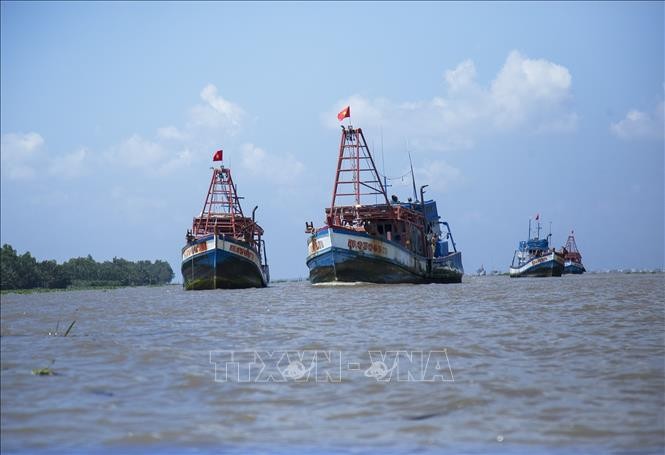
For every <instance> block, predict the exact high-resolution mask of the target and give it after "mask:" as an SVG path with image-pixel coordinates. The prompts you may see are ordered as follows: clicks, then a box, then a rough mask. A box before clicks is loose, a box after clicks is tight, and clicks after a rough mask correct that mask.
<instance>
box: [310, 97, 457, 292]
mask: <svg viewBox="0 0 665 455" xmlns="http://www.w3.org/2000/svg"><path fill="white" fill-rule="evenodd" d="M343 112H344V111H342V113H343ZM347 112H348V108H347ZM342 113H340V116H338V118H340V117H341V116H342ZM340 120H341V118H340ZM411 175H412V177H413V169H412V172H411ZM426 187H427V185H424V186H422V187H421V188H420V198H419V199H418V198H417V197H416V191H415V188H416V186H415V179H413V189H414V198H413V199H409V201H407V202H400V201H399V199H398V198H397V196H392V197H391V198H390V199H388V195H387V193H386V185H385V178H384V183H382V182H381V178H380V176H379V173H378V172H377V169H376V166H375V164H374V159H373V158H372V154H371V153H370V150H369V147H368V146H367V142H366V141H365V137H364V134H363V131H362V129H360V128H354V127H353V126H351V125H350V124H349V125H348V126H346V127H345V126H342V134H341V140H340V146H339V154H338V160H337V171H336V174H335V183H334V186H333V192H332V202H331V204H330V207H328V208H326V210H325V224H324V225H323V226H321V227H318V228H315V227H314V223H312V222H308V223H305V232H306V233H307V234H309V238H308V240H307V249H308V253H307V260H306V263H307V266H308V268H309V280H310V282H311V283H313V284H324V283H338V282H342V283H344V282H347V283H348V282H367V283H460V282H461V281H462V275H463V274H464V269H463V267H462V253H461V252H460V251H457V247H456V245H455V241H454V240H453V236H452V233H451V231H450V226H449V225H448V223H447V222H445V221H441V217H440V216H439V214H438V210H437V205H436V202H435V201H433V200H428V201H425V198H424V192H425V188H426ZM451 247H452V251H451Z"/></svg>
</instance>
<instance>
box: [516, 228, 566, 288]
mask: <svg viewBox="0 0 665 455" xmlns="http://www.w3.org/2000/svg"><path fill="white" fill-rule="evenodd" d="M536 223H537V226H536V236H535V237H533V238H531V218H529V236H528V237H527V240H522V241H520V243H519V248H518V249H517V250H516V251H515V254H514V255H513V262H512V264H511V266H510V269H509V273H510V276H511V277H512V278H517V277H525V276H537V277H547V276H561V274H562V273H563V268H564V258H563V254H562V253H561V252H557V251H555V250H554V249H553V248H550V246H549V242H550V239H551V237H552V233H551V232H550V233H549V235H548V236H547V237H546V238H544V239H541V238H540V215H536Z"/></svg>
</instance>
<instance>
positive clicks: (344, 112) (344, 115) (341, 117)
mask: <svg viewBox="0 0 665 455" xmlns="http://www.w3.org/2000/svg"><path fill="white" fill-rule="evenodd" d="M347 117H351V106H346V107H345V108H344V109H342V110H341V111H339V114H337V120H339V121H340V122H341V121H342V120H344V119H345V118H347Z"/></svg>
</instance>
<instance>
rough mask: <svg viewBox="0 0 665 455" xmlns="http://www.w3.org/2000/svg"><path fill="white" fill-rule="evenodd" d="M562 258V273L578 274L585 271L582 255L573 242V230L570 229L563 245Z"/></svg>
mask: <svg viewBox="0 0 665 455" xmlns="http://www.w3.org/2000/svg"><path fill="white" fill-rule="evenodd" d="M563 258H564V261H565V262H564V268H563V273H565V274H566V273H571V274H575V275H580V274H582V273H584V272H586V269H585V268H584V265H583V264H582V255H581V254H580V251H579V250H578V249H577V243H575V231H570V235H569V236H568V240H567V241H566V246H564V247H563Z"/></svg>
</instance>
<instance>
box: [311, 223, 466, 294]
mask: <svg viewBox="0 0 665 455" xmlns="http://www.w3.org/2000/svg"><path fill="white" fill-rule="evenodd" d="M308 253H309V254H308V256H307V266H308V267H309V280H310V282H311V283H313V284H320V283H334V282H366V283H389V284H394V283H460V282H461V281H462V275H463V274H464V269H463V267H462V255H461V253H460V252H455V253H452V254H449V255H447V256H445V257H442V258H437V259H435V260H434V261H432V263H431V264H428V260H427V258H425V257H422V256H418V255H416V254H414V253H412V252H411V251H408V250H407V249H405V248H403V247H401V246H400V245H397V244H396V243H394V242H389V241H384V240H381V239H377V238H375V237H370V236H369V235H367V234H364V233H358V232H355V231H350V230H346V229H339V228H324V229H321V230H319V231H318V232H317V233H316V234H315V235H314V236H312V237H311V238H310V239H309V240H308Z"/></svg>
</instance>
